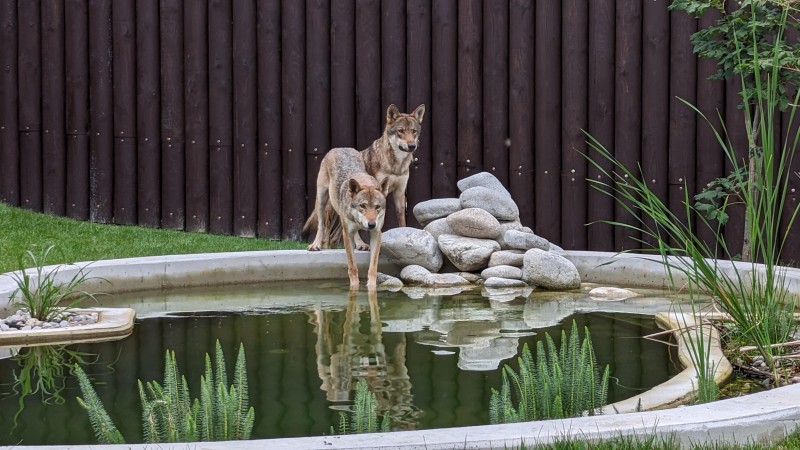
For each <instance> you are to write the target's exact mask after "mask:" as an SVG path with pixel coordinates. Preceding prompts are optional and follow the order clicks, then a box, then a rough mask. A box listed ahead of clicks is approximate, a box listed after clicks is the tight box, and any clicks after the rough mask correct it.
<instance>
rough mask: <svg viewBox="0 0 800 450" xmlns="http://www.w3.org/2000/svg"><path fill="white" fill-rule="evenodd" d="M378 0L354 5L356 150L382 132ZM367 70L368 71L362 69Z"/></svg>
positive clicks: (382, 113)
mask: <svg viewBox="0 0 800 450" xmlns="http://www.w3.org/2000/svg"><path fill="white" fill-rule="evenodd" d="M380 35H381V3H380V0H362V1H359V2H357V3H356V68H364V69H363V70H358V69H357V70H356V92H357V95H356V148H358V149H359V150H361V149H365V148H367V147H369V145H370V144H372V141H374V140H375V139H377V138H378V137H379V136H380V134H381V132H382V131H383V124H384V117H386V108H387V107H388V106H389V105H381V71H380V69H379V67H380V65H381V46H380V44H381V43H380V41H379V40H378V39H377V38H376V36H380ZM366 68H369V69H366Z"/></svg>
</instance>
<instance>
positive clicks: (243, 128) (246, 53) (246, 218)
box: [233, 0, 258, 237]
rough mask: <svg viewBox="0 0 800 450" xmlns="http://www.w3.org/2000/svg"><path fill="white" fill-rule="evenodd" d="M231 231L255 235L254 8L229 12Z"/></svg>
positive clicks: (250, 0) (249, 4) (247, 4)
mask: <svg viewBox="0 0 800 450" xmlns="http://www.w3.org/2000/svg"><path fill="white" fill-rule="evenodd" d="M233 102H234V110H233V122H234V126H233V145H234V152H233V167H234V173H233V186H234V189H233V211H234V219H233V232H234V233H235V234H236V235H238V236H249V237H254V236H255V235H256V220H257V212H256V209H257V202H258V165H257V162H258V161H257V159H256V145H257V144H256V5H255V2H254V0H247V1H240V2H236V4H235V5H234V9H233Z"/></svg>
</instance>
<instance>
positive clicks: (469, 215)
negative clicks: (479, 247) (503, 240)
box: [445, 208, 501, 239]
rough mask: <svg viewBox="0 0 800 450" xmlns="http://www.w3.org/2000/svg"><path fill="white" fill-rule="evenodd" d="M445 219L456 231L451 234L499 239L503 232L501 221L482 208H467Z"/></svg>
mask: <svg viewBox="0 0 800 450" xmlns="http://www.w3.org/2000/svg"><path fill="white" fill-rule="evenodd" d="M445 220H446V221H447V225H449V226H450V229H451V230H453V232H454V233H451V234H457V235H459V236H464V237H471V238H478V239H497V238H499V237H500V234H501V229H500V222H499V221H498V220H497V219H496V218H495V217H494V216H493V215H491V214H490V213H489V212H488V211H486V210H484V209H481V208H465V209H462V210H461V211H456V212H454V213H453V214H450V215H449V216H447V218H446V219H445Z"/></svg>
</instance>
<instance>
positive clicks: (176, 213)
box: [160, 0, 186, 230]
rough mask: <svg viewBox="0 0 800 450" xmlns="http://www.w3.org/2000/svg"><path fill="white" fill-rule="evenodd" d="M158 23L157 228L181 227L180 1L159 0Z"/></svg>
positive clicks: (182, 197)
mask: <svg viewBox="0 0 800 450" xmlns="http://www.w3.org/2000/svg"><path fill="white" fill-rule="evenodd" d="M160 25H161V179H162V180H163V184H162V186H161V199H162V200H161V202H162V203H161V204H162V208H161V227H162V228H172V229H175V230H183V229H184V226H185V213H186V206H185V199H186V191H185V186H186V181H185V179H186V174H185V172H184V169H185V168H184V164H183V157H184V112H183V1H182V0H162V1H161V11H160Z"/></svg>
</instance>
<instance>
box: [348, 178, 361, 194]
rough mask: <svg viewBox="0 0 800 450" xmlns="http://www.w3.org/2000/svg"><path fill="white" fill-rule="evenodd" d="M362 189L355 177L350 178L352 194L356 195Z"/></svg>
mask: <svg viewBox="0 0 800 450" xmlns="http://www.w3.org/2000/svg"><path fill="white" fill-rule="evenodd" d="M359 191H361V185H360V184H358V181H356V179H355V178H350V195H356V194H358V193H359Z"/></svg>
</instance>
